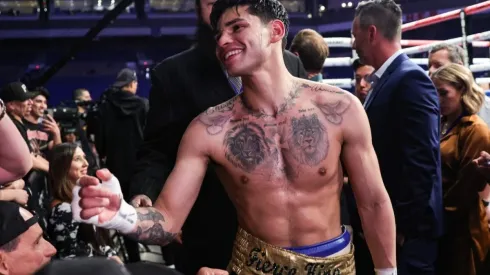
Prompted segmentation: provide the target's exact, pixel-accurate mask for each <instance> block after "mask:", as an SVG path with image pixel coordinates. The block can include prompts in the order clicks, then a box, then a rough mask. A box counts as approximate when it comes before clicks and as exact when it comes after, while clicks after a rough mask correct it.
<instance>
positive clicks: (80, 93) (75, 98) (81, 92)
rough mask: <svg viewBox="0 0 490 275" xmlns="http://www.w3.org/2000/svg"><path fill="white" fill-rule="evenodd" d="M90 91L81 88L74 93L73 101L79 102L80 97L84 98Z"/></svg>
mask: <svg viewBox="0 0 490 275" xmlns="http://www.w3.org/2000/svg"><path fill="white" fill-rule="evenodd" d="M85 91H88V90H87V89H84V88H79V89H76V90H75V91H73V100H77V99H78V98H79V97H81V96H82V94H83V92H85Z"/></svg>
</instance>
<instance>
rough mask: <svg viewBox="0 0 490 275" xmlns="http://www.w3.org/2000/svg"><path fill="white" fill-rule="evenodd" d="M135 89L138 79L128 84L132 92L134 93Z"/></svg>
mask: <svg viewBox="0 0 490 275" xmlns="http://www.w3.org/2000/svg"><path fill="white" fill-rule="evenodd" d="M137 90H138V81H133V82H131V84H129V91H130V92H131V93H133V94H136V91H137Z"/></svg>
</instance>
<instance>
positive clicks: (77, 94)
mask: <svg viewBox="0 0 490 275" xmlns="http://www.w3.org/2000/svg"><path fill="white" fill-rule="evenodd" d="M73 100H74V101H75V102H76V103H83V102H89V101H92V96H91V95H90V92H89V91H88V90H87V89H85V88H79V89H75V90H74V91H73ZM77 106H78V107H77V108H78V112H79V113H80V114H85V113H86V110H85V107H84V106H83V104H77Z"/></svg>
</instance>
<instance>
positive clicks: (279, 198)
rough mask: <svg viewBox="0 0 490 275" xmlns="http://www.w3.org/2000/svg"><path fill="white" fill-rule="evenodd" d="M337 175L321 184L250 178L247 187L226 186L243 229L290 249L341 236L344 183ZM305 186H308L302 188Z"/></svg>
mask: <svg viewBox="0 0 490 275" xmlns="http://www.w3.org/2000/svg"><path fill="white" fill-rule="evenodd" d="M334 178H335V180H333V179H334ZM336 178H337V177H336V176H335V177H331V179H332V180H330V182H325V181H326V180H327V179H326V178H324V177H321V178H319V179H318V180H321V181H322V182H321V183H320V182H318V183H312V182H311V181H309V182H307V181H304V180H301V179H299V180H298V181H297V182H295V183H278V182H270V181H269V182H263V181H261V182H253V180H250V181H249V182H247V184H246V186H243V184H241V185H242V186H238V185H239V184H237V185H235V184H232V185H228V184H225V188H226V189H227V192H228V194H229V195H230V198H231V200H232V202H233V203H234V205H235V207H236V209H237V215H238V223H239V225H240V226H241V227H242V228H243V229H244V230H246V231H247V232H248V233H250V234H252V235H253V236H255V237H256V238H259V239H260V240H262V241H264V242H266V243H269V244H271V245H275V246H278V247H283V248H287V247H298V246H307V245H313V244H317V243H320V242H324V241H327V240H330V239H333V238H335V237H338V236H339V235H341V233H342V230H341V225H340V189H341V183H338V182H337V180H336ZM228 180H229V178H228ZM222 182H227V181H222ZM302 185H303V186H305V185H307V186H309V187H308V188H301V186H302ZM315 185H316V186H317V187H318V188H314V187H315ZM312 187H313V188H312Z"/></svg>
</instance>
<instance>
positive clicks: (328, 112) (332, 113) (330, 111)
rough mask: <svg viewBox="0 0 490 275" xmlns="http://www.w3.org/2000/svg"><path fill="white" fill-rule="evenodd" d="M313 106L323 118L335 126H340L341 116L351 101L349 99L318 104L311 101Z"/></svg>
mask: <svg viewBox="0 0 490 275" xmlns="http://www.w3.org/2000/svg"><path fill="white" fill-rule="evenodd" d="M312 102H313V104H314V105H315V106H317V107H318V109H320V111H321V112H322V113H323V115H324V116H325V118H326V119H327V120H328V121H329V122H330V123H333V124H335V125H340V124H341V123H342V115H343V114H344V113H345V111H347V109H349V107H350V104H351V101H350V99H348V98H347V97H346V98H342V99H339V100H336V101H333V102H324V103H320V102H317V101H313V100H312Z"/></svg>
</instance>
